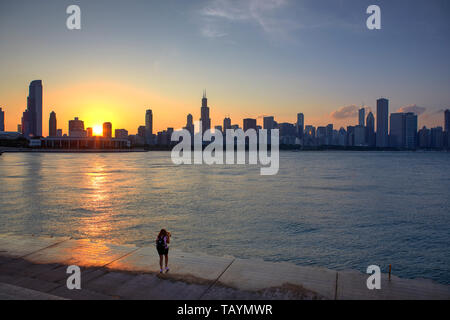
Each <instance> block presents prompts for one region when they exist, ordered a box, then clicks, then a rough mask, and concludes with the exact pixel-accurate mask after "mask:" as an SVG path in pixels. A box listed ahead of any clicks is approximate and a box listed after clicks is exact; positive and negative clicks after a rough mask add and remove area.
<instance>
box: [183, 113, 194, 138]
mask: <svg viewBox="0 0 450 320" xmlns="http://www.w3.org/2000/svg"><path fill="white" fill-rule="evenodd" d="M185 129H186V130H187V131H189V133H190V134H191V136H192V135H193V134H194V118H193V117H192V114H190V113H189V114H188V115H187V117H186V127H185Z"/></svg>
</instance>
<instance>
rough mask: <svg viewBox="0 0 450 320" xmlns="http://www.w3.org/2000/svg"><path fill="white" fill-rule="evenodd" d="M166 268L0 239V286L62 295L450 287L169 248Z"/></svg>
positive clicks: (428, 293)
mask: <svg viewBox="0 0 450 320" xmlns="http://www.w3.org/2000/svg"><path fill="white" fill-rule="evenodd" d="M69 265H78V266H79V267H80V268H81V270H82V272H81V281H82V290H68V289H67V288H66V287H65V281H66V279H67V277H68V275H67V274H66V269H67V266H69ZM169 267H170V268H171V270H170V272H169V273H165V274H159V257H158V255H157V253H156V250H155V248H154V247H136V246H133V245H114V244H109V243H104V242H94V241H90V240H87V239H79V240H75V239H70V238H52V237H37V236H21V235H14V234H3V235H0V284H1V283H6V284H9V285H15V286H19V287H23V288H25V289H32V290H37V291H39V292H43V293H45V294H50V295H54V296H56V297H61V298H69V299H90V298H92V299H108V298H121V299H193V300H197V299H209V300H216V299H217V300H218V299H281V300H298V299H300V300H305V299H306V300H315V299H326V300H349V299H351V300H353V299H355V300H391V299H392V300H397V299H407V300H414V299H427V300H428V299H431V300H433V299H445V300H450V286H448V285H444V284H439V283H436V282H434V281H431V280H425V279H403V278H399V277H396V276H395V275H393V276H392V277H391V280H389V279H388V275H386V274H382V275H381V290H369V289H367V286H366V281H367V278H368V277H369V275H367V274H363V273H360V272H358V271H354V270H349V271H336V270H330V269H326V268H321V267H306V266H297V265H294V264H291V263H285V262H267V261H263V260H258V259H238V258H234V257H231V256H223V257H217V256H209V255H205V254H192V253H186V252H182V251H179V250H177V249H173V248H171V250H170V254H169ZM0 288H1V286H0ZM0 290H1V289H0ZM180 292H183V294H182V295H181V296H180Z"/></svg>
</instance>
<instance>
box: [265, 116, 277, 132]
mask: <svg viewBox="0 0 450 320" xmlns="http://www.w3.org/2000/svg"><path fill="white" fill-rule="evenodd" d="M263 128H264V129H266V130H272V129H275V120H274V117H272V116H271V117H264V118H263Z"/></svg>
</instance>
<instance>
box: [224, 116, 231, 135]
mask: <svg viewBox="0 0 450 320" xmlns="http://www.w3.org/2000/svg"><path fill="white" fill-rule="evenodd" d="M227 129H231V119H230V118H229V117H226V118H225V119H223V131H224V132H226V131H227Z"/></svg>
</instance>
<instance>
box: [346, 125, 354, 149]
mask: <svg viewBox="0 0 450 320" xmlns="http://www.w3.org/2000/svg"><path fill="white" fill-rule="evenodd" d="M346 140H347V146H349V147H353V146H354V145H355V127H354V126H347V139H346Z"/></svg>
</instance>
